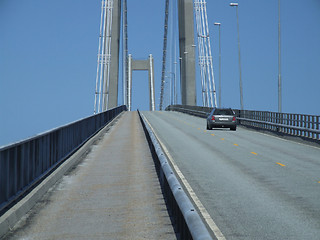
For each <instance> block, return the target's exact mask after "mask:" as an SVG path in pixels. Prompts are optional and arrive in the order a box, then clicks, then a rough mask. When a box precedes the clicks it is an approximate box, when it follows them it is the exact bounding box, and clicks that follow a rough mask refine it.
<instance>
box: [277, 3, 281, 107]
mask: <svg viewBox="0 0 320 240" xmlns="http://www.w3.org/2000/svg"><path fill="white" fill-rule="evenodd" d="M278 15H279V22H278V67H279V69H278V73H279V75H278V111H279V112H280V113H281V112H282V94H281V91H282V89H281V84H282V83H281V25H280V0H278Z"/></svg>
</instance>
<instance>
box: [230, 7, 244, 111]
mask: <svg viewBox="0 0 320 240" xmlns="http://www.w3.org/2000/svg"><path fill="white" fill-rule="evenodd" d="M230 6H231V7H236V13H237V28H238V51H239V75H240V80H239V86H240V105H241V110H243V91H242V78H241V55H240V33H239V14H238V3H230Z"/></svg>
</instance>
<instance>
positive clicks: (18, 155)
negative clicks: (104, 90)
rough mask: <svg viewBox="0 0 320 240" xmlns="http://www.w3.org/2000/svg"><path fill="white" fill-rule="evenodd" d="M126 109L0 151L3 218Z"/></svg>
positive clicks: (76, 123)
mask: <svg viewBox="0 0 320 240" xmlns="http://www.w3.org/2000/svg"><path fill="white" fill-rule="evenodd" d="M125 110H127V108H126V106H120V107H116V108H113V109H110V110H108V111H106V112H102V113H99V114H96V115H93V116H91V117H88V118H84V119H81V120H79V121H76V122H74V123H70V124H68V125H65V126H62V127H59V128H56V129H54V130H51V131H49V132H46V133H43V134H41V135H38V136H35V137H33V138H29V139H26V140H24V141H21V142H18V143H14V144H12V145H9V146H5V147H2V148H0V216H1V215H2V213H3V212H5V209H6V208H8V206H10V205H11V204H12V203H13V202H14V201H16V200H17V199H19V198H20V197H21V196H23V195H24V194H25V193H26V192H28V191H29V190H30V189H32V187H34V186H35V185H37V184H38V183H40V182H41V181H42V180H43V179H44V178H45V177H46V176H47V175H48V174H49V173H50V172H52V171H53V170H54V169H55V168H56V167H57V166H59V165H60V164H61V163H62V162H63V161H64V160H65V159H67V158H68V157H69V156H70V155H71V154H73V153H74V152H75V151H76V150H77V149H78V148H80V147H81V146H82V145H83V144H84V143H85V142H86V141H87V140H89V139H90V138H91V137H92V136H94V135H95V134H96V133H97V132H98V131H100V130H101V129H102V128H103V127H104V126H105V125H106V124H108V123H109V122H110V121H111V120H112V119H114V118H115V117H116V116H117V115H119V114H120V113H121V112H122V111H125Z"/></svg>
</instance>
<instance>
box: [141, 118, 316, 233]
mask: <svg viewBox="0 0 320 240" xmlns="http://www.w3.org/2000/svg"><path fill="white" fill-rule="evenodd" d="M142 113H143V114H144V115H145V117H146V118H147V120H148V121H149V122H150V123H151V125H152V127H153V129H154V130H155V132H156V134H157V136H158V137H159V139H160V140H161V142H162V143H163V144H164V145H165V146H166V148H167V149H168V151H169V153H170V155H171V156H172V158H173V160H174V161H175V163H176V164H177V165H178V167H179V169H180V170H181V172H182V173H183V175H184V176H185V178H186V179H187V181H188V183H189V184H190V186H191V187H192V189H193V190H194V192H195V193H196V195H197V197H198V198H199V200H200V201H201V203H202V204H203V205H204V207H205V208H206V210H207V211H208V212H209V214H210V216H211V218H212V219H213V221H214V222H215V223H216V225H217V226H218V227H219V229H220V230H221V232H222V234H223V235H224V237H225V238H226V239H320V148H317V147H313V146H309V145H305V144H300V143H297V142H292V141H287V140H284V139H281V138H278V137H274V136H271V135H267V134H262V133H259V132H256V131H251V130H247V129H245V128H241V127H239V128H238V129H237V131H236V132H234V131H229V130H227V129H215V130H211V131H207V130H205V126H206V122H205V119H201V118H197V117H193V116H189V115H186V114H182V113H177V112H142Z"/></svg>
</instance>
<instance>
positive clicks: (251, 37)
mask: <svg viewBox="0 0 320 240" xmlns="http://www.w3.org/2000/svg"><path fill="white" fill-rule="evenodd" d="M207 2H208V3H207V11H208V20H209V27H210V37H211V44H212V48H213V58H214V69H215V80H216V82H217V81H218V35H217V34H218V28H217V27H216V26H214V25H213V23H214V22H216V21H218V22H221V24H222V25H221V47H222V74H221V78H222V94H221V97H222V105H223V106H225V107H232V108H239V107H240V104H239V83H238V82H239V71H238V49H237V28H236V12H235V9H234V8H231V7H230V6H229V3H230V1H226V0H208V1H207ZM238 2H239V22H240V41H241V61H242V78H243V91H244V108H245V109H254V110H267V111H277V106H278V103H277V76H278V0H269V1H260V0H245V1H244V0H243V1H238ZM164 4H165V0H139V1H138V0H128V24H129V26H128V27H129V30H128V31H129V32H128V34H129V53H131V54H132V55H133V58H139V59H144V58H147V57H148V55H149V54H150V53H151V54H153V56H154V60H155V85H156V100H157V104H158V103H159V102H158V99H159V94H160V80H161V61H162V44H163V23H164ZM100 6H101V1H100V0H90V1H89V0H55V1H49V0H27V1H26V0H0V146H1V145H4V144H8V143H11V142H14V141H18V140H21V139H24V138H27V137H30V136H33V135H35V134H38V133H41V132H43V131H46V130H49V129H52V128H55V127H58V126H61V125H63V124H66V123H69V122H72V121H75V120H77V119H80V118H83V117H86V116H89V115H91V114H92V113H93V103H94V88H95V77H96V64H97V51H98V36H99V24H100V10H101V9H100ZM281 24H282V79H283V112H290V113H305V114H315V115H320V107H319V105H318V103H317V102H318V99H319V89H320V77H319V76H320V67H319V65H320V45H319V43H320V27H319V24H320V1H319V0H304V1H301V0H291V1H290V3H288V2H287V1H283V0H282V1H281ZM195 41H196V40H195ZM196 61H197V60H196ZM119 86H120V87H121V84H120V85H119ZM147 87H148V85H147V72H134V73H133V109H137V108H139V109H141V110H148V106H149V103H148V90H147V89H148V88H147ZM217 88H218V86H217ZM199 90H200V74H199V72H198V73H197V91H198V105H202V100H201V94H200V92H199ZM121 93H122V90H121V89H120V94H121ZM166 96H167V94H166ZM119 102H120V103H122V98H120V101H119Z"/></svg>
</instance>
